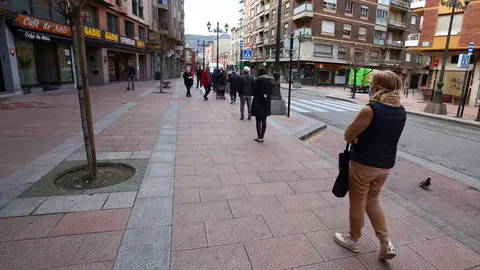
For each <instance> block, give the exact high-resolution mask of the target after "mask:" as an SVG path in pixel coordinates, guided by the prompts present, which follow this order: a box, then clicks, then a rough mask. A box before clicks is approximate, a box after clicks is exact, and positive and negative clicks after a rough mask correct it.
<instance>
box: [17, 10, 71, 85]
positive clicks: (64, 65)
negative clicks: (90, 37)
mask: <svg viewBox="0 0 480 270" xmlns="http://www.w3.org/2000/svg"><path fill="white" fill-rule="evenodd" d="M15 22H16V23H15V24H14V29H13V32H14V40H15V51H16V57H17V63H18V71H19V75H20V84H21V86H22V87H31V86H38V85H41V86H42V87H43V88H44V90H45V91H47V90H53V89H59V88H60V86H59V85H61V84H68V83H73V61H72V51H71V39H70V36H71V32H70V27H68V26H65V25H60V24H56V23H53V22H49V21H44V20H40V19H37V18H33V17H29V16H24V15H19V16H17V17H16V19H15Z"/></svg>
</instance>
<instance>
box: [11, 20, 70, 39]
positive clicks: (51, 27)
mask: <svg viewBox="0 0 480 270" xmlns="http://www.w3.org/2000/svg"><path fill="white" fill-rule="evenodd" d="M15 21H16V22H17V24H18V25H19V26H20V27H23V28H27V29H31V30H35V31H40V32H45V33H50V34H55V35H61V36H66V37H70V36H72V32H71V29H70V27H68V26H66V25H63V24H58V23H54V22H50V21H46V20H42V19H38V18H35V17H30V16H25V15H18V16H17V17H16V18H15Z"/></svg>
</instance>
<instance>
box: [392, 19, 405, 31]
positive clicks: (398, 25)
mask: <svg viewBox="0 0 480 270" xmlns="http://www.w3.org/2000/svg"><path fill="white" fill-rule="evenodd" d="M388 25H390V26H393V27H397V28H401V29H405V28H407V25H406V24H405V23H404V22H400V21H395V20H389V21H388Z"/></svg>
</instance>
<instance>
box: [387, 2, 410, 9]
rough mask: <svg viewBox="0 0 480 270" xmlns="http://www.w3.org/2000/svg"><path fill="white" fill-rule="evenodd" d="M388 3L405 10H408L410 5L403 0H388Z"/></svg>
mask: <svg viewBox="0 0 480 270" xmlns="http://www.w3.org/2000/svg"><path fill="white" fill-rule="evenodd" d="M390 3H391V5H392V6H396V7H399V8H402V9H405V10H408V8H409V7H410V4H409V3H408V2H407V1H403V0H390Z"/></svg>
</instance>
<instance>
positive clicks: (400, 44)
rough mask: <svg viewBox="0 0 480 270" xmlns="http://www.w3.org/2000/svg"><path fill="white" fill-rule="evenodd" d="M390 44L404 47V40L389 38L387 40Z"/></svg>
mask: <svg viewBox="0 0 480 270" xmlns="http://www.w3.org/2000/svg"><path fill="white" fill-rule="evenodd" d="M385 43H386V44H387V45H388V46H391V47H398V48H403V41H400V40H388V39H387V41H386V42H385Z"/></svg>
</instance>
